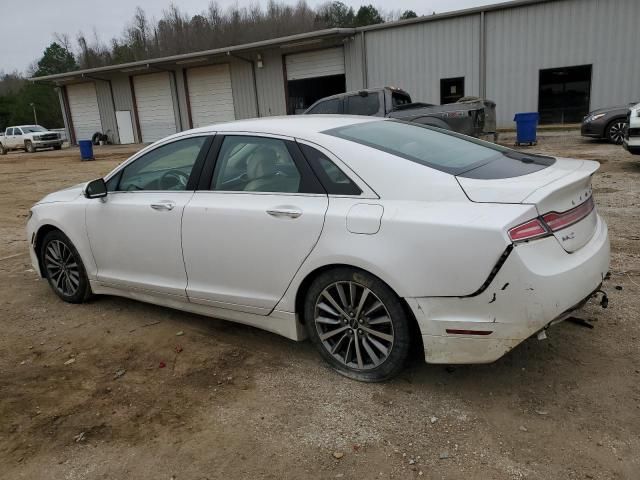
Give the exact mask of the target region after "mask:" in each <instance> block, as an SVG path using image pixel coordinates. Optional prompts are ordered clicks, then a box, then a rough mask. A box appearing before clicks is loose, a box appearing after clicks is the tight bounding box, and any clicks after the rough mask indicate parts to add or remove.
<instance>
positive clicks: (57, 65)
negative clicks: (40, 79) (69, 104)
mask: <svg viewBox="0 0 640 480" xmlns="http://www.w3.org/2000/svg"><path fill="white" fill-rule="evenodd" d="M77 68H78V65H77V64H76V61H75V59H74V57H73V55H72V54H71V53H70V52H69V51H68V50H67V49H65V48H64V47H61V46H60V45H59V44H58V43H55V42H54V43H52V44H51V45H49V46H48V47H47V48H46V50H45V51H44V54H43V56H42V58H41V59H40V60H39V61H38V63H37V69H36V71H35V72H34V76H44V75H53V74H56V73H63V72H68V71H69V70H75V69H77ZM32 103H33V104H34V106H35V109H36V113H37V115H38V123H39V124H40V125H43V126H45V127H47V128H59V127H62V126H63V125H64V123H63V120H62V112H61V111H60V102H59V100H58V94H57V92H56V91H55V89H54V87H52V86H51V85H47V84H41V83H33V82H30V81H29V80H27V79H25V78H24V77H23V76H22V75H20V74H18V73H10V74H6V75H5V74H0V130H2V131H4V130H5V128H6V127H9V126H11V125H21V124H32V123H34V118H33V107H32V106H31V104H32Z"/></svg>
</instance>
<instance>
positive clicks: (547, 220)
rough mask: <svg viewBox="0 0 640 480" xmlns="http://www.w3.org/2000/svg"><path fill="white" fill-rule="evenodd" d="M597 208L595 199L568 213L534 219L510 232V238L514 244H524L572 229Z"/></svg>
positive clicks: (549, 214) (546, 215) (591, 198)
mask: <svg viewBox="0 0 640 480" xmlns="http://www.w3.org/2000/svg"><path fill="white" fill-rule="evenodd" d="M594 208H595V203H594V202H593V197H589V199H588V200H587V201H585V202H584V203H581V204H580V205H578V206H577V207H575V208H572V209H571V210H567V211H566V212H562V213H558V212H549V213H545V214H544V215H542V217H540V218H534V219H533V220H529V221H528V222H525V223H521V224H520V225H518V226H516V227H513V228H512V229H510V230H509V238H510V239H511V241H512V242H524V241H527V240H534V239H536V238H541V237H546V236H547V235H550V234H551V233H552V232H557V231H558V230H562V229H563V228H567V227H570V226H571V225H573V224H575V223H578V222H579V221H580V220H582V219H583V218H585V217H586V216H588V215H589V214H590V213H591V212H592V211H593V209H594Z"/></svg>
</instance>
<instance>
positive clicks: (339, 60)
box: [286, 47, 344, 80]
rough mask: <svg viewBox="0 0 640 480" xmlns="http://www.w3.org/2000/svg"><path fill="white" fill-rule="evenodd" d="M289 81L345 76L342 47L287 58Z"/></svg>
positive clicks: (292, 55)
mask: <svg viewBox="0 0 640 480" xmlns="http://www.w3.org/2000/svg"><path fill="white" fill-rule="evenodd" d="M286 67H287V80H302V79H304V78H315V77H329V76H332V75H344V51H343V49H342V47H338V48H325V49H323V50H314V51H311V52H303V53H294V54H291V55H287V56H286Z"/></svg>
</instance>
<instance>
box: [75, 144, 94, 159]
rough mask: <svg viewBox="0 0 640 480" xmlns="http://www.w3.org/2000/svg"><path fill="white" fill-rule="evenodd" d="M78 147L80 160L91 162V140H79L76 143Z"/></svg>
mask: <svg viewBox="0 0 640 480" xmlns="http://www.w3.org/2000/svg"><path fill="white" fill-rule="evenodd" d="M78 146H79V147H80V158H81V159H82V160H93V159H94V158H93V144H92V143H91V140H80V141H79V142H78Z"/></svg>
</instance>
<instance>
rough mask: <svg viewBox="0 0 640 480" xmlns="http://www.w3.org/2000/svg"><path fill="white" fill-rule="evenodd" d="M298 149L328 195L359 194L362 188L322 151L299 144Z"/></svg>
mask: <svg viewBox="0 0 640 480" xmlns="http://www.w3.org/2000/svg"><path fill="white" fill-rule="evenodd" d="M300 149H301V150H302V153H303V154H304V156H305V158H306V159H307V161H308V162H309V164H310V165H311V169H312V170H313V172H314V173H315V174H316V176H317V177H318V178H319V179H320V183H322V186H323V187H324V189H325V190H326V191H327V193H328V194H329V195H360V194H361V193H362V190H360V188H359V187H358V186H357V185H356V184H355V183H354V182H353V181H352V180H351V179H350V178H349V177H348V176H347V175H346V174H345V173H344V172H343V171H342V170H340V168H339V167H338V166H337V165H336V164H335V163H333V162H332V161H331V160H330V159H329V158H328V157H327V156H326V155H325V154H324V153H322V152H321V151H319V150H317V149H315V148H313V147H310V146H308V145H304V144H300Z"/></svg>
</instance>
